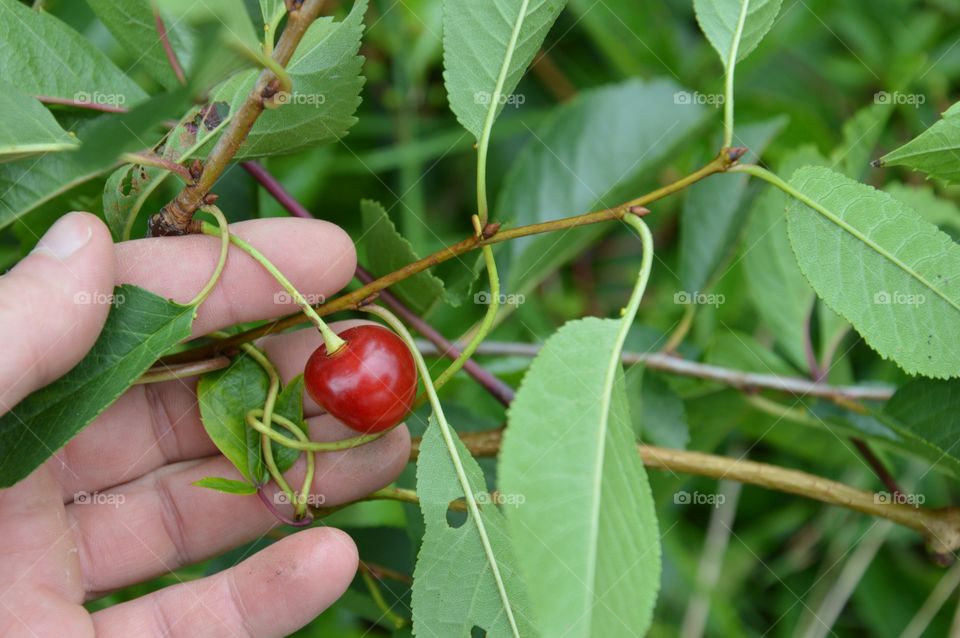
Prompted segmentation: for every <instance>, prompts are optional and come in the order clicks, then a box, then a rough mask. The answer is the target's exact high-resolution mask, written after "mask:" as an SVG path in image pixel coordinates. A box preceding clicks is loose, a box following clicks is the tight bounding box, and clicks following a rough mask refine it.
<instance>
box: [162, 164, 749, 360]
mask: <svg viewBox="0 0 960 638" xmlns="http://www.w3.org/2000/svg"><path fill="white" fill-rule="evenodd" d="M745 152H746V149H744V148H730V149H725V150H724V151H723V152H722V153H721V154H720V155H718V156H717V157H716V158H714V160H713V161H711V162H710V163H709V164H707V165H705V166H703V167H701V168H700V169H698V170H696V171H694V172H693V173H690V174H689V175H686V176H685V177H682V178H680V179H679V180H677V181H675V182H673V183H671V184H667V185H666V186H662V187H660V188H658V189H656V190H654V191H651V192H649V193H647V194H646V195H642V196H640V197H637V198H636V199H632V200H630V201H628V202H624V203H623V204H620V205H618V206H614V207H613V208H607V209H604V210H599V211H595V212H592V213H586V214H584V215H576V216H573V217H565V218H563V219H557V220H553V221H548V222H541V223H539V224H529V225H527V226H518V227H516V228H508V229H506V230H500V229H499V227H498V226H497V225H496V224H488V225H487V226H486V227H485V228H484V229H483V233H482V234H481V236H479V237H478V236H477V235H471V236H470V237H467V238H466V239H463V240H461V241H459V242H457V243H456V244H453V245H452V246H447V247H446V248H443V249H441V250H438V251H437V252H435V253H433V254H431V255H427V256H426V257H424V258H422V259H418V260H417V261H415V262H413V263H411V264H407V265H406V266H404V267H403V268H400V269H398V270H395V271H393V272H392V273H390V274H388V275H384V276H383V277H380V278H379V279H376V280H374V281H372V282H370V283H369V284H367V285H365V286H363V287H361V288H359V289H357V290H354V291H353V292H350V293H347V294H345V295H343V296H341V297H337V298H336V299H333V300H331V301H329V302H327V303H325V304H322V305H320V306H317V307H316V311H317V314H319V315H320V316H321V317H323V316H326V315H329V314H333V313H335V312H340V311H342V310H351V309H356V308H357V307H358V306H359V305H360V304H361V303H362V302H363V301H364V300H365V299H367V298H369V297H370V296H372V295H373V294H375V293H378V292H380V291H381V290H384V289H385V288H388V287H389V286H392V285H393V284H395V283H397V282H400V281H403V280H404V279H406V278H408V277H412V276H413V275H415V274H417V273H419V272H423V271H424V270H427V269H428V268H430V267H432V266H436V265H437V264H441V263H443V262H445V261H448V260H450V259H453V258H454V257H458V256H460V255H462V254H464V253H467V252H470V251H471V250H476V249H477V248H480V247H483V246H489V245H491V244H496V243H499V242H503V241H509V240H511V239H516V238H518V237H526V236H529V235H537V234H540V233H548V232H553V231H556V230H566V229H569V228H576V227H579V226H587V225H589V224H596V223H599V222H604V221H612V220H615V219H616V220H620V219H623V217H624V215H627V214H636V213H637V212H638V211H640V210H643V207H644V206H646V205H647V204H649V203H650V202H653V201H656V200H658V199H661V198H663V197H666V196H668V195H672V194H674V193H677V192H679V191H681V190H683V189H684V188H686V187H687V186H690V185H691V184H693V183H695V182H698V181H700V180H701V179H704V178H705V177H709V176H710V175H714V174H716V173H722V172H724V171H726V170H729V169H730V167H732V166H734V165H735V164H736V161H737V160H738V159H739V158H740V157H741V156H742V155H743V153H745ZM304 321H306V319H305V318H304V316H303V315H302V314H299V313H298V314H294V315H289V316H287V317H284V318H281V319H278V320H276V321H274V322H273V323H270V324H267V325H263V326H260V327H258V328H253V329H251V330H247V331H244V332H241V333H238V334H236V335H233V336H231V337H228V338H226V339H222V340H219V341H217V342H216V343H212V344H208V345H205V346H200V347H198V348H194V349H192V350H186V351H184V352H181V353H177V354H175V355H171V356H168V357H164V359H163V361H166V362H168V363H172V362H183V361H196V360H198V359H205V358H208V357H210V356H212V355H214V354H217V353H219V352H221V351H222V350H223V349H224V348H230V347H234V346H236V345H238V344H241V343H247V342H248V341H252V340H254V339H259V338H260V337H263V336H266V335H268V334H271V333H273V332H277V331H279V330H284V329H286V328H290V327H293V326H296V325H298V324H301V323H303V322H304Z"/></svg>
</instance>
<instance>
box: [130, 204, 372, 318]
mask: <svg viewBox="0 0 960 638" xmlns="http://www.w3.org/2000/svg"><path fill="white" fill-rule="evenodd" d="M230 232H232V233H236V235H237V236H238V237H241V238H243V239H245V240H246V241H247V242H249V243H250V244H251V245H253V246H254V247H255V248H257V249H258V250H259V251H260V252H262V253H263V254H264V255H265V256H266V257H267V258H268V259H269V260H270V261H271V262H273V264H274V265H275V266H276V267H277V268H278V269H279V270H280V271H281V272H282V273H283V274H284V275H285V276H286V277H287V278H288V279H289V280H290V281H291V282H292V283H293V285H294V286H295V287H296V288H297V290H299V291H300V292H301V293H303V294H304V295H305V296H306V297H307V298H308V299H309V300H310V301H311V302H312V303H320V302H322V301H323V300H324V299H325V298H326V297H327V296H329V295H332V294H334V293H335V292H337V291H338V290H340V289H341V288H343V287H344V286H345V285H347V284H348V283H349V282H350V279H351V278H352V277H353V272H354V270H355V269H356V265H357V255H356V251H355V250H354V246H353V241H352V240H351V239H350V236H349V235H347V233H346V232H344V231H343V229H341V228H340V227H339V226H336V225H334V224H331V223H329V222H325V221H322V220H319V219H297V218H292V217H291V218H278V219H258V220H251V221H246V222H239V223H237V224H231V225H230ZM219 254H220V240H219V239H217V238H216V237H209V236H206V235H187V236H184V237H156V238H148V239H137V240H134V241H128V242H123V243H120V244H117V246H116V272H117V283H118V284H121V283H129V284H135V285H137V286H140V287H142V288H146V289H147V290H149V291H151V292H153V293H156V294H158V295H160V296H162V297H167V298H169V299H172V300H173V301H176V302H178V303H187V302H189V301H190V300H191V299H193V298H194V297H195V296H196V294H197V292H199V291H200V289H201V288H203V285H204V284H205V283H206V282H207V280H208V279H209V278H210V275H211V273H212V272H213V269H214V266H215V265H216V263H217V258H218V257H219ZM296 309H297V305H296V303H295V302H294V301H293V299H292V297H291V296H290V295H289V294H287V292H286V291H285V290H284V289H283V288H282V287H281V286H280V284H279V283H278V282H277V281H276V280H275V279H274V278H273V276H272V275H270V273H268V272H267V271H266V270H264V268H263V266H261V265H260V264H258V263H257V262H256V261H255V260H254V259H253V258H252V257H250V256H249V255H247V254H246V253H244V252H242V251H241V250H239V249H237V248H236V247H235V246H231V247H230V252H229V254H228V257H227V264H226V267H225V268H224V270H223V273H222V274H221V276H220V280H219V281H218V282H217V285H216V287H215V288H214V289H213V291H212V292H211V293H210V296H209V297H207V299H206V301H204V302H203V304H201V306H200V308H199V311H198V313H197V318H196V319H195V320H194V322H193V336H195V337H196V336H199V335H203V334H207V333H209V332H211V331H213V330H218V329H220V328H224V327H227V326H231V325H234V324H238V323H243V322H247V321H258V320H262V319H272V318H274V317H280V316H283V315H286V314H289V313H291V312H294V311H295V310H296Z"/></svg>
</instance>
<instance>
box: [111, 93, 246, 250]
mask: <svg viewBox="0 0 960 638" xmlns="http://www.w3.org/2000/svg"><path fill="white" fill-rule="evenodd" d="M217 106H218V105H214V106H213V107H195V108H194V109H191V111H190V112H189V113H187V115H186V116H184V118H183V119H181V121H180V124H178V125H177V127H176V128H175V129H174V130H173V131H172V132H171V133H169V134H168V135H167V136H166V137H165V138H164V140H163V141H162V142H161V143H160V144H158V145H157V147H156V148H155V149H154V152H155V153H156V154H158V155H160V156H162V157H164V158H166V159H169V160H172V161H174V162H179V161H181V159H182V158H184V157H189V156H190V155H192V154H193V152H194V151H196V149H198V148H199V147H201V146H202V145H203V144H204V142H206V140H208V139H209V138H210V137H212V136H213V135H215V134H216V133H217V132H218V131H219V130H220V128H222V127H223V126H225V125H226V124H227V119H225V118H226V115H228V114H227V113H226V108H225V105H223V104H222V103H221V104H220V105H219V106H222V107H223V109H222V111H223V112H222V113H221V109H218V108H217ZM169 175H170V171H167V170H165V169H162V168H156V167H152V166H141V165H139V164H134V165H125V166H121V167H120V168H118V169H117V170H116V171H114V172H113V174H111V175H110V177H109V179H107V182H106V184H104V186H103V212H104V217H105V218H106V220H107V225H108V226H109V227H110V230H111V232H112V233H113V237H114V239H115V240H117V241H126V240H128V239H130V238H131V235H132V231H133V223H134V222H135V221H136V219H137V215H138V214H139V213H140V210H141V209H142V208H143V205H144V203H145V202H146V201H147V198H148V197H150V195H151V194H152V193H153V192H154V191H155V190H156V189H157V188H158V187H159V186H160V185H161V184H162V183H163V181H164V180H165V179H166V178H167V177H168V176H169Z"/></svg>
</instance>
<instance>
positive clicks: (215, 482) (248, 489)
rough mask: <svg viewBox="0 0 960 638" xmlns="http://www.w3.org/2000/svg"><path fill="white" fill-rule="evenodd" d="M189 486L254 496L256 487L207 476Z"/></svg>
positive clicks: (242, 482) (232, 480) (241, 482)
mask: <svg viewBox="0 0 960 638" xmlns="http://www.w3.org/2000/svg"><path fill="white" fill-rule="evenodd" d="M191 485H196V486H197V487H205V488H207V489H208V490H216V491H218V492H223V493H225V494H256V493H257V487H256V486H255V485H251V484H250V483H246V482H244V481H237V480H234V479H228V478H220V477H219V476H207V477H204V478H202V479H200V480H199V481H194V482H193V483H191Z"/></svg>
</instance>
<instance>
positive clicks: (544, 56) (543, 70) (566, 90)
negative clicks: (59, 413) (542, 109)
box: [530, 49, 577, 102]
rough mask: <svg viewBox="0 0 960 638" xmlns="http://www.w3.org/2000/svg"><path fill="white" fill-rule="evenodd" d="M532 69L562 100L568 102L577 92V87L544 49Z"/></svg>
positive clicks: (555, 96)
mask: <svg viewBox="0 0 960 638" xmlns="http://www.w3.org/2000/svg"><path fill="white" fill-rule="evenodd" d="M530 70H531V71H533V73H534V75H536V76H537V77H538V78H540V81H541V82H543V85H544V86H545V87H547V90H548V91H550V94H551V95H553V97H554V98H556V99H557V100H558V101H560V102H566V101H567V100H569V99H570V98H572V97H573V96H574V95H576V94H577V87H576V86H574V85H573V82H571V81H570V79H569V78H568V77H567V76H566V75H565V74H564V73H563V70H561V69H560V67H559V66H557V64H556V63H555V62H554V61H553V58H551V57H550V54H549V53H547V52H546V51H544V50H543V49H541V50H540V52H539V53H538V54H537V57H536V59H535V60H534V61H533V64H532V65H530Z"/></svg>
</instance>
